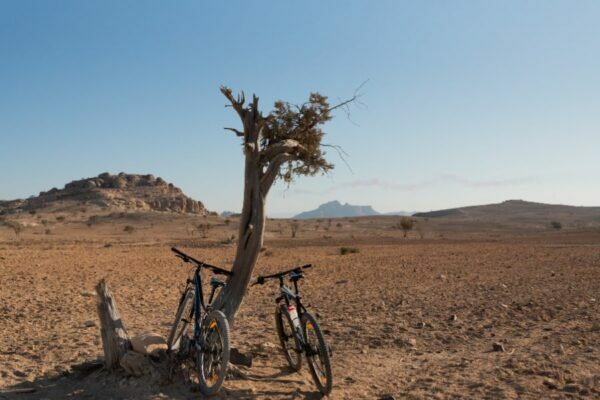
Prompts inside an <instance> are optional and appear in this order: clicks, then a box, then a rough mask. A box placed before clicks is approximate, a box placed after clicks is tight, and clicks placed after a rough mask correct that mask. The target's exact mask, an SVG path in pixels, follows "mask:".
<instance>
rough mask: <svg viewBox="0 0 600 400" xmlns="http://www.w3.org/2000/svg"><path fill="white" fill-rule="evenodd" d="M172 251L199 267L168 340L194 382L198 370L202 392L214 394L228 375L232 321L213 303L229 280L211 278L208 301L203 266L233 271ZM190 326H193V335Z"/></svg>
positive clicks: (184, 297)
mask: <svg viewBox="0 0 600 400" xmlns="http://www.w3.org/2000/svg"><path fill="white" fill-rule="evenodd" d="M171 250H172V251H173V252H174V253H175V255H176V256H177V257H179V258H181V259H182V260H183V261H184V262H186V263H192V264H194V265H195V267H196V269H195V271H194V275H193V278H192V279H190V278H188V279H187V281H186V285H185V290H184V291H183V293H182V295H181V300H180V301H179V308H178V310H177V316H176V317H175V323H174V324H173V327H172V328H171V332H170V334H169V338H168V340H167V345H168V352H169V353H170V354H171V355H173V356H174V357H176V359H177V361H179V362H178V363H177V365H183V366H184V368H185V370H186V371H187V373H188V378H189V379H190V381H194V380H193V374H192V373H191V372H192V371H195V372H196V375H197V379H198V383H199V385H200V390H201V391H202V393H203V394H205V395H211V394H215V393H217V392H218V391H219V389H221V386H222V385H223V381H224V380H225V375H226V374H227V364H228V363H229V323H228V322H227V318H225V315H224V314H223V313H222V312H221V311H219V310H213V309H212V307H211V304H212V301H213V298H214V296H215V292H216V291H217V289H218V288H223V287H225V285H226V283H225V282H223V281H221V280H219V279H217V278H216V277H213V278H212V279H211V281H210V286H211V288H212V290H211V292H210V296H209V299H208V303H205V302H204V295H203V292H202V275H201V274H200V269H201V268H206V269H208V270H210V271H212V272H213V273H215V274H220V275H228V276H230V275H231V272H230V271H227V270H224V269H222V268H219V267H215V266H214V265H210V264H207V263H205V262H202V261H198V260H196V259H195V258H193V257H191V256H189V255H187V254H185V253H184V252H182V251H180V250H178V249H176V248H175V247H173V248H172V249H171ZM190 325H193V335H192V336H190V332H189V327H190Z"/></svg>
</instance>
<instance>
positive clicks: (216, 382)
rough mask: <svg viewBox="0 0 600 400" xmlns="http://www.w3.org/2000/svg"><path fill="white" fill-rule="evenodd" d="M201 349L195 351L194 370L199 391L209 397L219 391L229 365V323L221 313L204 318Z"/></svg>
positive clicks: (217, 312)
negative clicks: (198, 382) (196, 373)
mask: <svg viewBox="0 0 600 400" xmlns="http://www.w3.org/2000/svg"><path fill="white" fill-rule="evenodd" d="M203 326H204V329H203V332H202V337H201V338H200V340H201V343H200V345H201V348H199V349H198V351H197V359H196V370H197V372H198V380H199V381H200V390H201V391H202V393H203V394H205V395H207V396H210V395H212V394H215V393H217V392H218V391H219V389H221V386H222V385H223V381H224V380H225V376H226V375H227V364H228V363H229V323H228V322H227V318H225V314H223V313H222V312H221V311H218V310H213V311H210V312H209V313H208V314H207V315H206V317H205V318H204V323H203Z"/></svg>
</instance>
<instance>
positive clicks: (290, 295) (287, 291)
mask: <svg viewBox="0 0 600 400" xmlns="http://www.w3.org/2000/svg"><path fill="white" fill-rule="evenodd" d="M292 274H293V272H292ZM301 277H302V274H301V273H298V274H296V275H292V276H291V277H290V280H291V281H292V282H293V284H294V289H293V290H292V289H291V288H289V287H288V286H287V285H286V284H285V282H284V280H283V278H284V276H280V277H279V290H280V291H281V296H279V297H277V298H276V299H275V302H276V303H277V304H279V303H280V302H281V300H284V302H285V305H286V307H289V306H290V303H291V302H292V301H293V302H294V303H295V306H296V312H297V313H298V318H299V319H302V315H303V314H304V313H305V312H306V308H305V307H304V305H303V304H302V296H301V295H300V294H299V293H298V280H299V279H300V278H301ZM294 334H295V335H296V336H297V338H298V339H299V341H300V344H301V345H302V347H305V346H306V342H305V341H304V337H303V335H302V331H301V330H300V329H294Z"/></svg>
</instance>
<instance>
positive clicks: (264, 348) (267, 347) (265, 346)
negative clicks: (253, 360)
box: [257, 342, 279, 353]
mask: <svg viewBox="0 0 600 400" xmlns="http://www.w3.org/2000/svg"><path fill="white" fill-rule="evenodd" d="M257 350H258V351H259V352H260V353H275V352H277V351H278V350H279V347H278V346H277V345H275V344H273V343H271V342H264V343H261V344H259V345H258V346H257Z"/></svg>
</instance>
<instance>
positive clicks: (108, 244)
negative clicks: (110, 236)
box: [104, 243, 112, 249]
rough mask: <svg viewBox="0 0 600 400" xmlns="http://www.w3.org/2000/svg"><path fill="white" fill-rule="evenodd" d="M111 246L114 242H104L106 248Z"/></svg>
mask: <svg viewBox="0 0 600 400" xmlns="http://www.w3.org/2000/svg"><path fill="white" fill-rule="evenodd" d="M109 247H112V243H106V244H104V248H105V249H107V248H109Z"/></svg>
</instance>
